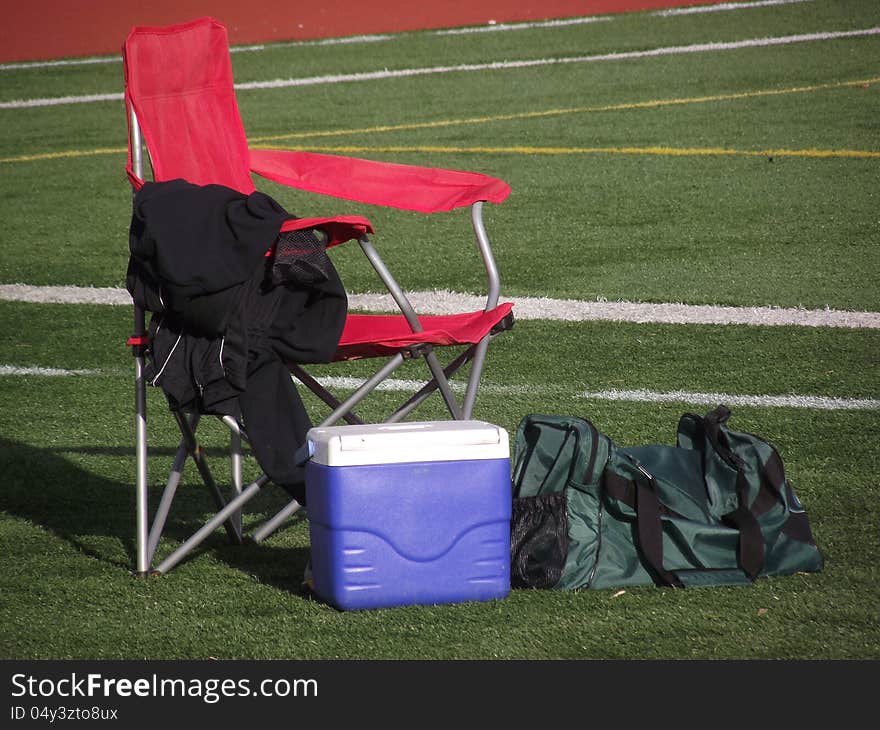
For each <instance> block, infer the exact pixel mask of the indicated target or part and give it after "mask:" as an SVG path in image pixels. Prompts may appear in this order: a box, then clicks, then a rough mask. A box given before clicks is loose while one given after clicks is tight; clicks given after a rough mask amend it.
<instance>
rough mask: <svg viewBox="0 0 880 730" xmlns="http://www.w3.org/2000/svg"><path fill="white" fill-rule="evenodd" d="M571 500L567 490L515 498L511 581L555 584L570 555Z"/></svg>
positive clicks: (525, 584) (521, 584)
mask: <svg viewBox="0 0 880 730" xmlns="http://www.w3.org/2000/svg"><path fill="white" fill-rule="evenodd" d="M567 510H568V500H567V499H566V496H565V492H564V491H561V492H554V493H552V494H542V495H538V496H536V497H520V498H518V499H514V500H513V513H512V517H511V521H510V584H511V586H512V587H514V588H553V586H555V585H556V584H557V583H558V582H559V579H560V578H561V577H562V572H563V570H564V569H565V560H566V558H567V556H568V511H567Z"/></svg>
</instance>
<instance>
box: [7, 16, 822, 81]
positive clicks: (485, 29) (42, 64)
mask: <svg viewBox="0 0 880 730" xmlns="http://www.w3.org/2000/svg"><path fill="white" fill-rule="evenodd" d="M803 2H813V0H758V2H751V3H720V4H718V5H701V6H697V7H692V8H672V9H670V10H656V11H654V12H652V13H649V15H652V16H657V17H663V16H674V15H686V14H690V13H714V12H718V11H728V10H750V9H752V8H764V7H768V6H773V5H791V4H794V3H803ZM616 17H620V16H612V15H591V16H586V17H580V18H561V19H558V20H537V21H527V22H523V23H495V22H490V23H489V25H476V26H469V27H466V28H452V29H448V30H435V31H428V33H429V34H430V35H438V36H443V35H462V34H469V33H490V32H491V33H497V32H508V31H513V30H531V29H533V28H563V27H567V26H572V25H585V24H588V23H597V22H604V21H609V20H614V19H615V18H616ZM404 35H406V34H405V33H394V34H386V33H377V34H372V35H357V36H344V37H342V38H318V39H314V40H305V41H288V42H280V43H269V44H266V43H255V44H252V45H240V46H232V47H231V48H230V49H229V51H230V52H231V53H252V52H259V51H266V50H274V49H277V48H290V47H298V46H334V45H347V44H356V43H378V42H383V41H390V40H395V39H397V38H400V37H403V36H404ZM121 61H122V58H121V57H120V56H119V55H118V54H114V55H112V56H90V57H87V58H66V59H59V60H55V61H21V62H15V63H0V71H17V70H23V69H32V68H52V67H56V66H86V65H91V64H101V63H120V62H121Z"/></svg>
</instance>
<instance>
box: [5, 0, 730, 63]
mask: <svg viewBox="0 0 880 730" xmlns="http://www.w3.org/2000/svg"><path fill="white" fill-rule="evenodd" d="M720 1H721V0H433V1H428V2H421V3H420V2H413V0H321V1H313V2H304V1H303V0H300V1H299V2H297V1H296V0H252V1H251V2H247V0H78V1H72V0H13V1H12V2H9V3H4V5H6V7H5V8H4V12H3V21H2V23H0V62H10V61H24V60H37V59H39V60H44V59H53V58H64V57H67V56H91V55H104V54H113V53H118V52H119V49H120V48H121V46H122V42H123V40H124V39H125V37H126V35H128V32H129V30H130V29H131V27H132V26H134V25H169V24H172V23H182V22H186V21H188V20H192V19H193V18H197V17H200V16H202V15H211V16H213V17H215V18H217V19H218V20H220V21H221V22H223V23H224V24H225V25H226V26H227V28H228V29H229V39H230V43H232V44H241V43H261V42H271V41H286V40H305V39H310V38H330V37H341V36H350V35H360V34H374V33H393V32H396V31H407V30H421V29H426V28H451V27H458V26H465V25H485V24H486V23H488V22H489V21H490V20H494V21H497V22H515V21H528V20H545V19H548V18H566V17H576V16H587V15H603V14H608V13H625V12H630V11H636V10H653V9H657V8H670V7H678V6H685V5H712V4H715V3H718V2H720Z"/></svg>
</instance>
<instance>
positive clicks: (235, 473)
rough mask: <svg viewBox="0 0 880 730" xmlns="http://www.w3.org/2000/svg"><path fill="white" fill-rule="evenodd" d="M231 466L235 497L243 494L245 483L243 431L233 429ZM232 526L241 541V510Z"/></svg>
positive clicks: (230, 437)
mask: <svg viewBox="0 0 880 730" xmlns="http://www.w3.org/2000/svg"><path fill="white" fill-rule="evenodd" d="M229 468H230V470H231V472H232V479H231V481H232V492H233V497H238V496H239V495H241V492H242V489H243V488H244V483H243V480H242V473H241V471H242V458H241V433H240V432H239V431H232V432H231V433H230V434H229ZM232 526H233V528H234V529H235V532H236V534H237V535H238V539H239V541H241V535H242V528H241V510H238V511H237V512H234V513H233V515H232Z"/></svg>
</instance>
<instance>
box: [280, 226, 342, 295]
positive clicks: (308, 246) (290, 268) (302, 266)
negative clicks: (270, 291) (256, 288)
mask: <svg viewBox="0 0 880 730" xmlns="http://www.w3.org/2000/svg"><path fill="white" fill-rule="evenodd" d="M326 249H327V234H326V233H324V231H322V230H321V229H320V228H303V229H302V230H298V231H285V232H284V233H281V234H279V235H278V238H277V239H276V242H275V258H274V260H273V262H272V270H271V274H270V280H271V282H272V284H273V285H275V286H277V285H278V284H282V283H284V282H293V283H297V284H304V285H310V284H320V283H322V282H324V281H327V279H328V278H329V274H328V269H329V268H330V265H331V264H330V259H329V258H328V256H327V250H326Z"/></svg>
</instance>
